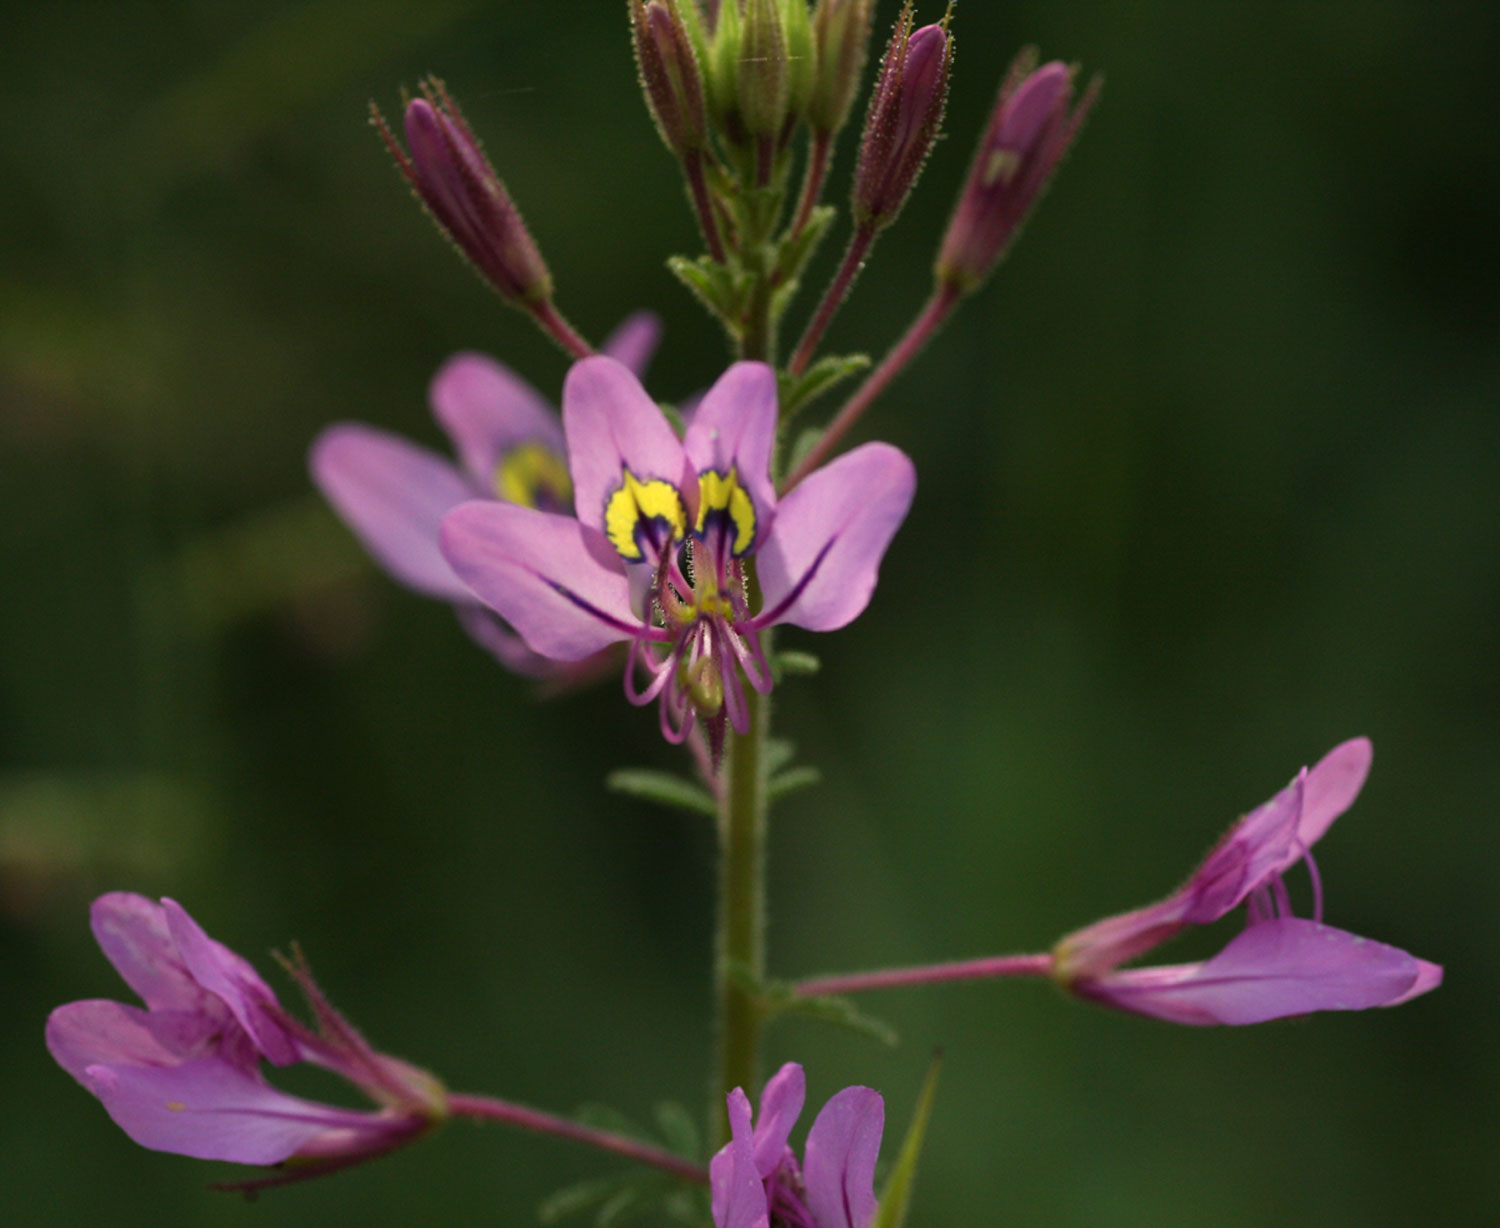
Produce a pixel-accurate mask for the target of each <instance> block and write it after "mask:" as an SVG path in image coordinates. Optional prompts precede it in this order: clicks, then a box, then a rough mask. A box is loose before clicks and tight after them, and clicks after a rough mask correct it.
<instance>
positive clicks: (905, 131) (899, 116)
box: [853, 0, 953, 229]
mask: <svg viewBox="0 0 1500 1228" xmlns="http://www.w3.org/2000/svg"><path fill="white" fill-rule="evenodd" d="M911 26H912V5H911V3H910V2H909V0H908V3H907V5H906V7H905V8H904V9H902V11H901V16H900V17H898V18H897V19H896V28H895V31H894V32H893V34H892V36H891V43H890V46H889V47H888V48H887V50H886V53H885V60H884V62H883V63H882V64H881V67H880V80H879V81H878V82H877V83H876V86H875V93H874V95H873V96H872V97H871V99H870V109H869V111H868V112H867V113H866V115H865V131H864V136H863V138H862V140H861V142H860V150H859V167H858V169H857V170H856V171H855V176H854V200H853V205H854V223H855V225H856V226H858V227H861V228H875V229H879V228H880V227H883V226H888V225H890V223H891V222H893V221H894V220H895V218H896V215H897V214H898V213H899V212H901V206H902V205H903V204H905V203H906V198H907V196H908V195H909V194H910V193H911V189H912V185H913V184H915V183H916V181H917V176H918V175H919V174H920V173H921V170H922V164H923V163H924V162H925V161H926V160H927V154H928V152H929V151H930V150H931V149H932V144H933V142H934V141H935V140H936V139H937V134H938V127H939V125H940V124H941V123H942V120H943V104H944V103H945V102H946V101H947V98H948V70H949V67H950V65H951V64H952V61H953V41H952V39H950V38H949V37H948V30H947V19H946V18H945V19H944V20H943V21H942V22H940V23H938V24H937V25H930V26H923V27H922V28H921V29H920V30H916V31H913V30H912V28H911Z"/></svg>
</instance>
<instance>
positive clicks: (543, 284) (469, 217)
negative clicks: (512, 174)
mask: <svg viewBox="0 0 1500 1228" xmlns="http://www.w3.org/2000/svg"><path fill="white" fill-rule="evenodd" d="M371 112H372V122H373V123H374V124H375V127H376V128H377V129H378V130H379V132H380V135H381V138H382V139H383V140H384V141H385V143H386V147H387V148H388V149H389V150H390V151H391V155H392V156H393V157H394V158H395V159H396V165H397V166H398V167H399V168H400V170H401V173H402V174H403V175H405V176H406V178H407V180H408V182H410V184H411V186H412V188H413V189H414V190H415V191H416V193H417V195H418V196H419V197H420V198H421V200H422V203H423V204H424V205H426V206H427V211H428V213H430V214H431V215H432V218H433V220H434V221H435V222H437V224H438V226H439V227H440V228H441V229H442V230H443V232H444V233H445V234H447V236H448V237H449V238H450V239H451V240H453V243H454V245H455V246H456V247H457V248H458V249H459V251H460V252H462V253H463V254H464V255H465V256H467V257H468V258H469V260H471V261H472V262H473V264H474V266H475V268H477V269H478V270H479V271H480V273H481V274H483V276H484V277H485V278H486V280H488V281H489V283H490V284H491V285H492V286H494V287H495V289H496V290H498V291H499V292H500V294H501V295H502V296H504V297H505V298H506V299H509V300H510V301H512V302H515V303H517V304H534V303H537V302H540V301H544V300H546V299H548V298H550V297H551V294H552V278H551V275H550V274H549V273H548V272H547V266H546V264H545V263H543V261H542V256H541V253H540V252H539V251H537V247H536V244H535V243H534V242H532V238H531V235H530V234H529V233H528V232H527V230H526V224H525V223H524V222H523V221H522V220H521V214H520V213H519V211H518V210H517V209H516V207H515V205H514V204H513V203H512V202H511V199H510V196H509V194H508V193H507V192H506V190H505V185H504V184H503V183H501V182H500V177H499V176H498V175H497V174H495V168H494V167H492V166H491V165H490V164H489V161H488V160H487V159H486V158H485V156H484V152H483V151H482V150H481V149H480V147H479V142H478V141H477V140H476V139H475V137H474V134H473V133H472V132H471V131H470V130H469V126H468V124H466V123H465V122H464V119H463V115H462V114H461V113H460V112H459V109H458V107H457V105H456V104H455V103H454V101H453V99H452V98H451V97H450V96H449V94H448V91H447V89H446V88H444V86H443V83H442V82H441V81H439V80H437V79H436V78H434V79H432V80H429V81H426V82H424V83H423V84H422V97H420V98H414V99H412V100H411V101H410V102H409V103H407V105H406V116H405V129H406V145H407V150H406V151H403V150H402V149H401V146H400V144H399V143H398V142H397V141H396V138H395V137H394V136H393V135H392V134H391V130H390V128H389V127H388V126H387V124H386V122H385V118H384V117H383V116H382V115H381V114H380V112H379V111H378V110H376V109H375V108H374V107H373V105H372V107H371Z"/></svg>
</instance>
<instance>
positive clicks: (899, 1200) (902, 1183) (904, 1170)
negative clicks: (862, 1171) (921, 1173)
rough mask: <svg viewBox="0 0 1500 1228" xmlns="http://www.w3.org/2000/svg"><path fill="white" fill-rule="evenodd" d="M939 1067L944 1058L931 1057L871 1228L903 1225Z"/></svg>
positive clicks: (925, 1135)
mask: <svg viewBox="0 0 1500 1228" xmlns="http://www.w3.org/2000/svg"><path fill="white" fill-rule="evenodd" d="M942 1064H943V1055H942V1054H941V1053H935V1054H933V1057H932V1065H930V1066H929V1067H928V1068H927V1078H926V1079H925V1080H923V1082H922V1094H921V1095H920V1096H918V1097H917V1107H916V1111H915V1112H913V1113H912V1115H911V1125H909V1126H907V1127H906V1137H905V1138H904V1139H902V1140H901V1151H900V1154H899V1155H897V1157H896V1167H895V1168H893V1169H891V1173H890V1176H889V1177H887V1178H886V1179H885V1188H884V1189H883V1190H881V1191H880V1209H879V1210H878V1211H876V1212H875V1219H874V1221H873V1222H872V1223H871V1225H870V1228H902V1226H903V1225H904V1224H905V1223H906V1209H907V1206H908V1205H909V1204H910V1203H911V1191H912V1186H914V1185H915V1184H916V1180H917V1160H918V1158H919V1157H920V1156H921V1154H922V1144H923V1141H924V1140H925V1139H926V1137H927V1122H928V1119H929V1118H930V1117H931V1116H932V1102H933V1100H934V1098H935V1097H936V1095H937V1081H938V1071H939V1070H940V1069H941V1067H942Z"/></svg>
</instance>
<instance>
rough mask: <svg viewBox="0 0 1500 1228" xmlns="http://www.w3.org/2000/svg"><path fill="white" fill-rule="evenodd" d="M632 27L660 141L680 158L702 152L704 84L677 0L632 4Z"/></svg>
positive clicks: (642, 0) (641, 0) (634, 0)
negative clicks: (659, 133)
mask: <svg viewBox="0 0 1500 1228" xmlns="http://www.w3.org/2000/svg"><path fill="white" fill-rule="evenodd" d="M689 2H690V3H692V2H695V0H689ZM630 22H631V27H632V33H633V34H634V37H635V58H636V63H637V64H638V65H639V67H640V74H641V87H642V88H643V89H644V90H645V93H646V102H647V103H648V104H649V105H650V107H651V114H652V116H653V117H654V118H655V120H656V126H657V129H658V130H659V131H660V132H661V138H662V140H663V141H665V142H666V144H667V148H668V149H670V150H671V151H672V152H673V153H674V154H676V155H677V156H678V157H679V158H680V157H682V156H684V155H685V154H689V153H694V152H696V151H697V150H700V149H702V148H703V146H704V144H705V142H706V141H707V122H708V121H707V116H706V114H705V112H704V106H703V80H702V78H701V76H700V75H699V72H698V60H697V57H696V56H695V55H694V53H693V45H692V41H691V39H690V38H689V35H688V31H687V29H686V27H685V26H684V25H683V21H682V17H681V16H680V14H679V13H678V9H677V4H676V3H675V0H665V2H664V0H650V3H645V0H631V6H630Z"/></svg>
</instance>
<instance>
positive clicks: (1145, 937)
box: [1053, 738, 1443, 1024]
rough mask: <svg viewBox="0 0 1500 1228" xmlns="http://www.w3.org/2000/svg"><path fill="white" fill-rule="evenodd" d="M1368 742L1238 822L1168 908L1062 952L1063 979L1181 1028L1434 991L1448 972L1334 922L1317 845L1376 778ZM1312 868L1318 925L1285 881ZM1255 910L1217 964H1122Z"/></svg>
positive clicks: (1083, 992)
mask: <svg viewBox="0 0 1500 1228" xmlns="http://www.w3.org/2000/svg"><path fill="white" fill-rule="evenodd" d="M1370 757H1371V748H1370V743H1369V741H1368V740H1367V739H1365V738H1355V739H1353V740H1352V741H1349V742H1345V743H1343V744H1342V745H1340V746H1336V747H1334V749H1333V750H1331V751H1329V752H1328V754H1327V755H1325V756H1324V757H1323V758H1322V760H1320V761H1319V762H1318V764H1317V766H1315V767H1313V768H1312V769H1310V770H1309V769H1307V768H1303V769H1302V771H1301V772H1299V773H1298V774H1297V776H1296V778H1295V779H1293V781H1292V782H1291V784H1289V785H1288V786H1287V787H1286V788H1285V789H1283V790H1282V791H1281V792H1280V793H1278V794H1277V795H1276V796H1275V797H1273V798H1272V799H1271V800H1270V801H1268V802H1266V803H1265V805H1263V806H1261V807H1259V808H1258V809H1256V810H1253V811H1251V812H1250V813H1249V814H1247V815H1246V816H1245V817H1244V818H1242V819H1241V820H1240V821H1239V822H1238V823H1236V824H1235V825H1234V826H1233V827H1232V828H1230V830H1229V832H1228V833H1227V834H1226V835H1225V836H1224V838H1223V839H1222V840H1221V841H1220V842H1219V843H1218V845H1216V846H1215V847H1214V849H1213V851H1212V852H1210V853H1209V855H1208V856H1207V857H1206V858H1205V859H1204V861H1203V863H1202V864H1201V865H1200V866H1199V867H1198V868H1197V870H1195V871H1194V872H1193V875H1192V877H1191V878H1189V879H1188V881H1187V882H1186V883H1185V884H1184V885H1183V886H1182V887H1181V888H1179V889H1178V890H1177V891H1175V892H1173V894H1171V895H1170V896H1168V897H1167V898H1166V899H1165V900H1162V901H1161V902H1160V903H1158V904H1152V905H1150V906H1149V907H1147V908H1140V909H1137V910H1135V911H1134V912H1128V913H1122V914H1121V915H1119V916H1116V917H1110V918H1108V919H1106V920H1104V921H1100V922H1097V923H1096V924H1094V925H1091V926H1089V927H1088V928H1086V929H1082V930H1079V931H1078V932H1076V933H1074V934H1070V935H1069V936H1068V937H1067V938H1064V939H1063V940H1062V941H1061V942H1060V943H1058V945H1057V947H1056V949H1055V951H1054V953H1053V955H1054V961H1055V962H1054V975H1055V976H1056V978H1057V979H1058V981H1059V982H1060V983H1061V984H1063V985H1064V986H1065V987H1066V988H1068V989H1070V990H1071V991H1072V992H1074V993H1076V994H1078V995H1079V996H1080V997H1084V998H1090V999H1092V1000H1093V1001H1096V1002H1102V1003H1104V1004H1106V1005H1108V1006H1114V1007H1118V1008H1120V1009H1121V1010H1127V1011H1133V1012H1135V1013H1136V1014H1141V1015H1152V1016H1155V1017H1156V1018H1158V1019H1166V1020H1169V1021H1171V1022H1173V1023H1189V1024H1213V1023H1227V1024H1241V1023H1260V1022H1262V1021H1264V1020H1267V1019H1279V1018H1281V1017H1283V1016H1286V1015H1301V1014H1306V1013H1308V1012H1310V1011H1331V1010H1364V1009H1366V1008H1368V1007H1372V1006H1395V1005H1397V1004H1398V1003H1401V1002H1405V1001H1407V1000H1408V999H1410V998H1414V997H1416V996H1417V995H1418V994H1423V993H1426V992H1427V991H1428V990H1430V989H1435V988H1437V986H1438V985H1439V984H1440V983H1441V982H1442V979H1443V970H1442V968H1440V967H1439V966H1438V965H1436V964H1431V963H1428V962H1427V961H1426V960H1422V959H1417V958H1416V957H1415V956H1413V955H1409V954H1407V953H1406V952H1405V951H1402V950H1398V949H1397V948H1396V947H1389V946H1386V945H1385V944H1383V943H1379V942H1372V941H1371V940H1370V939H1368V938H1361V937H1359V936H1358V935H1355V934H1350V933H1346V932H1345V931H1344V930H1339V929H1334V928H1332V927H1331V926H1327V925H1324V924H1323V923H1322V921H1323V892H1322V883H1321V881H1320V879H1319V877H1318V873H1317V868H1316V865H1315V864H1314V862H1313V859H1312V851H1311V850H1312V846H1313V844H1315V843H1316V842H1317V841H1318V839H1319V838H1320V837H1322V835H1323V833H1324V832H1326V831H1327V830H1328V828H1329V827H1330V826H1331V825H1332V823H1333V821H1334V820H1335V819H1336V818H1338V816H1339V815H1341V814H1343V813H1344V811H1345V810H1347V809H1348V808H1349V806H1350V804H1351V803H1352V802H1353V801H1354V799H1355V797H1356V796H1357V795H1358V793H1359V790H1360V788H1361V787H1362V786H1363V785H1364V782H1365V777H1366V776H1367V775H1368V774H1369V770H1370ZM1299 861H1305V862H1306V863H1307V867H1308V871H1309V873H1310V874H1311V876H1312V883H1313V891H1314V900H1315V902H1314V906H1313V918H1312V920H1307V919H1304V918H1299V917H1294V916H1292V915H1291V905H1290V900H1289V898H1288V895H1287V890H1286V886H1285V884H1284V883H1283V882H1282V876H1283V875H1284V874H1285V873H1286V872H1287V871H1288V870H1289V869H1291V868H1292V867H1293V866H1294V865H1295V864H1296V863H1297V862H1299ZM1243 903H1248V914H1249V916H1248V920H1249V924H1248V925H1247V926H1246V928H1245V929H1244V930H1243V931H1241V933H1240V934H1239V935H1238V936H1237V937H1235V938H1233V939H1232V940H1231V941H1230V942H1229V944H1228V945H1227V946H1226V947H1225V948H1224V949H1223V950H1222V951H1220V952H1219V953H1218V954H1217V955H1215V956H1214V957H1213V958H1212V959H1208V960H1205V961H1204V962H1202V963H1195V964H1176V965H1171V966H1166V967H1155V968H1124V969H1122V968H1120V967H1119V965H1121V964H1123V963H1125V962H1126V961H1128V960H1130V959H1133V958H1135V957H1136V956H1137V955H1140V954H1141V953H1143V952H1144V951H1147V950H1149V949H1150V948H1152V947H1154V946H1156V945H1157V944H1158V943H1160V942H1164V941H1166V940H1167V939H1168V938H1170V937H1172V935H1174V934H1176V933H1178V932H1179V931H1181V930H1182V929H1184V928H1186V927H1187V926H1189V925H1209V924H1212V923H1213V922H1215V921H1217V920H1219V919H1220V918H1221V917H1223V916H1225V915H1227V914H1228V913H1230V912H1232V911H1233V910H1234V909H1235V908H1237V907H1239V905H1240V904H1243Z"/></svg>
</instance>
